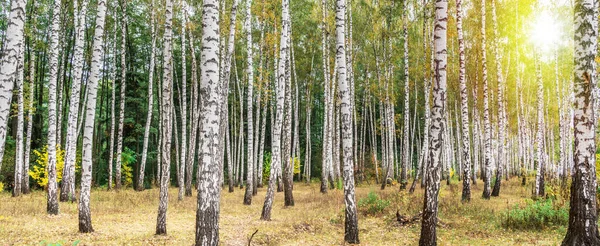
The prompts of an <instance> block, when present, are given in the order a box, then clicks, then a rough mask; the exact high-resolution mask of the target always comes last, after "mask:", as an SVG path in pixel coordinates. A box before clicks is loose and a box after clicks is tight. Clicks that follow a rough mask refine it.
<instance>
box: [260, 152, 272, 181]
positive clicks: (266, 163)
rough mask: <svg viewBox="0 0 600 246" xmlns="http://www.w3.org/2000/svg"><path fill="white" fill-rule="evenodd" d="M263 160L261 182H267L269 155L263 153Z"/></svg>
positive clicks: (269, 168)
mask: <svg viewBox="0 0 600 246" xmlns="http://www.w3.org/2000/svg"><path fill="white" fill-rule="evenodd" d="M264 158H265V160H264V163H263V173H262V175H263V182H269V175H270V174H271V153H265V156H264Z"/></svg>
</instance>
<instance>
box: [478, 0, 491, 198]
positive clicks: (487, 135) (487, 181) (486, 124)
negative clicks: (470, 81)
mask: <svg viewBox="0 0 600 246" xmlns="http://www.w3.org/2000/svg"><path fill="white" fill-rule="evenodd" d="M481 2H482V5H481V50H482V52H481V66H482V71H483V72H482V76H483V78H482V79H483V128H484V136H483V138H484V145H485V154H484V156H485V157H484V176H483V183H484V184H483V198H484V199H489V198H490V195H491V182H492V162H493V158H492V129H491V123H490V111H489V95H488V81H487V65H486V63H487V55H486V53H487V50H486V48H485V47H486V39H485V1H484V0H482V1H481Z"/></svg>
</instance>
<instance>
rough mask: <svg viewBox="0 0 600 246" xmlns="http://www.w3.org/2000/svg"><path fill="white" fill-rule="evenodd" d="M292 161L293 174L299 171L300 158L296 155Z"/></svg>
mask: <svg viewBox="0 0 600 246" xmlns="http://www.w3.org/2000/svg"><path fill="white" fill-rule="evenodd" d="M292 161H293V162H294V174H299V173H300V158H298V157H296V158H294V159H293V160H292Z"/></svg>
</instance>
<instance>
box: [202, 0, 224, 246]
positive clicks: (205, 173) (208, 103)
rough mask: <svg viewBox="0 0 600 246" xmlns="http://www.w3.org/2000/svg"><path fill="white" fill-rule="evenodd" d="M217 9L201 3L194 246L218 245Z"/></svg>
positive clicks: (211, 1)
mask: <svg viewBox="0 0 600 246" xmlns="http://www.w3.org/2000/svg"><path fill="white" fill-rule="evenodd" d="M219 6H220V2H219V1H217V0H205V1H204V2H203V3H202V26H203V28H202V56H201V57H202V59H201V61H200V64H202V65H201V69H200V73H201V84H200V92H201V93H202V101H203V104H202V115H203V118H202V123H201V124H200V125H201V128H200V136H201V137H202V138H201V140H200V148H199V149H200V156H201V158H200V159H201V160H200V163H201V167H200V169H201V171H200V176H199V178H200V179H199V181H198V183H199V186H198V187H199V188H198V206H197V208H198V209H197V212H196V245H197V246H200V245H217V244H218V243H219V214H220V206H219V200H220V198H221V187H220V184H219V180H220V172H221V171H222V168H221V166H222V165H221V163H220V161H219V155H220V153H221V152H220V151H219V150H218V149H217V148H218V147H219V146H221V145H220V143H219V142H220V141H221V137H220V124H221V115H220V114H221V113H222V111H221V110H219V109H220V108H221V105H222V104H225V103H226V101H225V100H224V99H225V98H224V97H222V96H223V95H222V94H221V93H218V90H219V88H221V86H222V85H220V83H221V81H219V74H220V66H219V65H220V62H219V59H220V58H219V39H220V30H219V16H220V13H219Z"/></svg>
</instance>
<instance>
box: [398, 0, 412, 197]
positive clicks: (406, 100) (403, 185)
mask: <svg viewBox="0 0 600 246" xmlns="http://www.w3.org/2000/svg"><path fill="white" fill-rule="evenodd" d="M403 25H404V26H403V34H404V131H403V133H402V134H403V135H404V136H403V137H404V140H403V145H404V146H403V147H404V148H403V150H402V158H403V159H402V172H401V174H400V189H401V190H404V189H406V184H407V183H408V180H407V170H408V167H409V153H410V142H409V131H410V107H409V106H410V105H409V100H410V87H409V82H410V77H409V73H408V66H409V64H408V1H404V23H403Z"/></svg>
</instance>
